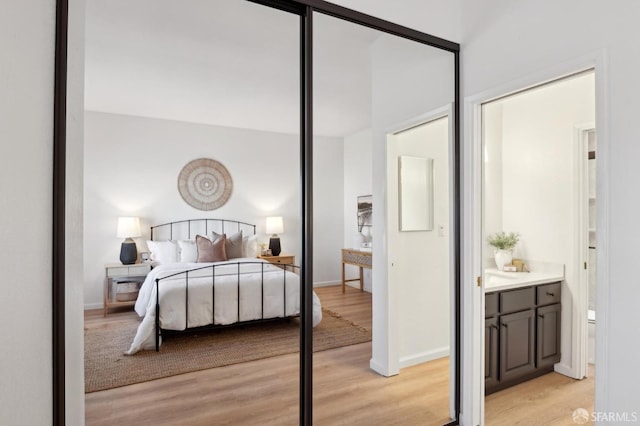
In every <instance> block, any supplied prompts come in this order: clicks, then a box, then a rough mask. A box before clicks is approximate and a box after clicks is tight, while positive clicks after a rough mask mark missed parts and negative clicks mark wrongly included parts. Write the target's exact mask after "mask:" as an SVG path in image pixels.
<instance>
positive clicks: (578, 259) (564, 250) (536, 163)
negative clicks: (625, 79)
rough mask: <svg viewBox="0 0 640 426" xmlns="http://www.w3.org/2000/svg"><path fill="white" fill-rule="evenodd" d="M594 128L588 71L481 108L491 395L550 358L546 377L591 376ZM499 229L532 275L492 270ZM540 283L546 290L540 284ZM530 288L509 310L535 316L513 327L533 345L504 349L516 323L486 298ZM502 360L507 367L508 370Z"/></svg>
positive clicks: (518, 264) (530, 374)
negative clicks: (525, 300) (522, 304)
mask: <svg viewBox="0 0 640 426" xmlns="http://www.w3.org/2000/svg"><path fill="white" fill-rule="evenodd" d="M594 123H595V75H594V72H593V71H586V72H582V73H579V74H575V75H571V76H568V77H565V78H562V79H559V80H555V81H552V82H550V83H547V84H544V85H540V86H536V87H533V88H531V89H528V90H523V91H521V92H517V93H515V94H512V95H509V96H505V97H501V98H499V99H496V100H493V101H491V102H487V103H485V104H483V105H482V156H483V161H482V229H483V230H482V241H483V244H482V261H483V283H484V286H483V288H484V290H485V318H487V316H488V320H495V321H497V324H494V325H495V327H492V324H489V326H488V327H485V336H484V342H485V349H486V350H485V353H484V355H485V362H484V368H485V383H486V385H485V388H487V386H493V387H494V389H495V384H496V383H495V381H496V380H497V381H498V382H500V381H501V380H503V379H504V377H505V376H506V377H512V376H509V375H510V374H512V372H513V371H515V370H520V371H522V372H524V373H523V374H522V375H521V379H522V381H527V380H530V379H533V378H534V377H535V375H536V373H535V370H536V369H538V368H539V367H540V366H541V365H544V362H543V359H544V358H545V356H546V355H551V354H553V355H554V357H553V358H549V359H553V362H552V365H553V368H552V370H553V372H552V373H551V374H562V375H565V376H568V377H572V378H574V379H582V378H584V377H586V376H588V374H587V370H588V369H587V367H586V362H585V360H586V359H587V344H586V342H587V305H588V301H593V299H592V298H590V295H591V296H593V295H594V293H593V291H590V284H591V285H592V286H593V285H594V278H595V250H593V249H589V247H595V202H596V198H595V192H594V191H591V192H589V191H588V189H589V188H590V185H593V188H595V163H594V162H592V163H593V165H591V166H590V165H589V163H588V161H591V160H588V158H589V155H595V152H594V153H593V154H589V153H588V151H590V150H592V151H595V148H594V147H595V124H594ZM591 169H592V170H591ZM500 232H504V233H507V234H509V233H514V234H516V235H517V238H516V239H517V243H516V244H515V247H514V248H513V249H512V250H511V255H512V259H515V261H512V262H511V263H512V264H514V265H516V268H517V270H518V271H520V269H519V268H520V267H521V265H523V264H524V265H526V266H527V267H528V268H527V269H528V270H529V271H530V272H510V271H508V269H511V268H505V269H504V271H497V272H494V271H495V270H496V269H497V266H496V261H495V260H494V249H495V247H494V246H493V245H491V244H490V243H489V242H488V239H489V237H495V236H496V235H497V234H498V233H500ZM590 252H591V253H590ZM592 269H594V270H593V271H592ZM589 276H591V277H592V280H591V283H590V282H589ZM534 278H535V279H534ZM527 280H529V281H527ZM532 280H533V281H532ZM545 280H546V281H545ZM540 283H542V284H543V285H544V286H545V287H543V288H540V287H537V286H536V285H537V284H540ZM556 283H560V284H556ZM553 286H555V287H553ZM527 287H528V288H533V291H532V295H533V296H532V298H531V303H532V305H531V306H528V305H527V307H526V309H520V308H514V310H515V311H519V309H520V310H521V311H522V312H524V311H525V310H529V311H530V312H532V313H533V315H532V316H531V318H530V319H524V314H523V315H522V316H523V318H522V319H521V320H519V321H520V322H519V323H518V322H515V324H521V325H522V330H525V331H526V332H527V333H530V335H529V336H530V337H531V339H530V340H528V341H525V343H527V342H528V343H530V345H529V347H528V348H527V350H524V351H523V352H519V351H517V350H516V351H515V352H514V350H513V349H514V347H508V348H506V349H505V348H504V347H503V346H500V345H503V344H504V342H505V341H506V340H507V338H506V337H508V336H509V332H508V331H506V330H509V329H513V326H512V324H511V323H508V324H507V323H506V321H504V323H503V322H501V321H502V318H501V317H500V315H501V314H502V312H501V309H503V305H502V303H501V302H499V303H501V304H500V306H499V307H497V308H496V309H497V314H493V313H492V312H489V311H490V310H491V309H493V305H492V301H493V299H492V298H491V297H488V296H491V295H496V294H497V297H499V298H500V299H499V300H503V299H502V298H503V297H504V298H505V300H506V296H503V295H501V294H499V291H498V290H504V289H507V290H509V291H511V293H509V294H508V295H509V296H511V295H515V294H516V293H515V291H516V290H519V289H524V288H527ZM552 287H553V288H552ZM556 287H557V289H556ZM523 294H524V293H523ZM505 304H506V302H505ZM550 311H553V312H552V313H550ZM519 312H520V311H519ZM549 315H551V316H549ZM551 317H552V318H553V320H547V319H548V318H551ZM509 319H512V318H509ZM488 320H487V321H488ZM489 322H490V321H489ZM509 327H511V328H509ZM549 336H552V337H549ZM556 339H557V340H556ZM509 344H511V341H509ZM516 349H517V348H516ZM514 354H515V355H514ZM516 355H517V356H516ZM507 358H508V359H507ZM514 360H515V361H514ZM505 362H508V363H511V365H508V366H506V367H505V366H504V365H503V364H504V363H505ZM546 371H547V370H545V371H542V372H541V374H543V373H546ZM494 372H495V375H494V374H493V373H494ZM503 384H504V383H503ZM501 389H504V390H501ZM503 392H504V393H507V394H508V392H509V389H508V387H506V386H502V387H500V386H498V393H503ZM498 393H496V397H494V396H493V395H492V396H491V397H490V398H491V399H489V398H488V399H487V403H486V410H485V411H486V413H487V416H490V413H491V409H492V405H491V404H490V403H489V401H490V400H492V399H495V398H497V395H498ZM590 403H591V404H593V394H591V402H590Z"/></svg>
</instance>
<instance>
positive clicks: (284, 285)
mask: <svg viewBox="0 0 640 426" xmlns="http://www.w3.org/2000/svg"><path fill="white" fill-rule="evenodd" d="M230 265H236V266H237V272H236V273H235V275H236V276H237V280H236V289H237V290H236V291H237V302H238V303H237V309H236V312H237V314H238V320H237V321H236V322H234V323H232V324H216V323H215V319H216V317H215V306H216V295H215V293H216V277H220V276H229V275H232V274H216V268H220V267H228V266H230ZM243 265H260V275H261V277H260V303H261V311H260V312H261V314H260V315H261V317H260V318H259V319H254V320H247V321H241V320H240V312H241V310H240V308H241V306H240V305H241V303H240V276H241V275H242V274H243V272H241V267H242V266H243ZM265 266H272V267H274V268H281V269H282V274H283V280H282V316H281V317H280V316H278V317H269V318H265V317H264V273H265ZM287 268H289V269H291V271H294V270H295V269H296V268H297V269H299V267H298V266H294V265H278V266H275V265H272V264H270V263H267V262H259V261H256V262H225V263H222V264H215V265H207V266H202V267H199V268H193V269H189V270H187V271H182V272H176V273H174V274H171V275H167V276H166V277H162V278H156V280H155V281H156V321H155V339H156V340H155V344H156V352H158V351H159V350H160V336H161V335H162V336H166V335H169V334H179V333H189V332H195V331H201V330H216V329H222V328H231V327H239V326H245V325H250V324H260V323H266V322H273V321H282V320H290V319H292V318H297V317H299V316H300V314H295V315H287ZM207 269H211V298H212V299H211V323H210V324H206V325H201V326H197V327H189V274H190V273H193V272H196V271H204V270H207ZM254 272H256V271H251V272H250V273H254ZM267 272H276V271H267ZM179 276H184V279H185V292H184V305H185V314H184V315H185V328H184V330H167V329H163V328H162V327H161V326H160V282H161V281H163V280H166V279H169V278H176V277H179ZM196 278H198V279H201V278H204V277H202V276H198V277H196Z"/></svg>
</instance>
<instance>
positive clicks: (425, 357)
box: [400, 346, 449, 368]
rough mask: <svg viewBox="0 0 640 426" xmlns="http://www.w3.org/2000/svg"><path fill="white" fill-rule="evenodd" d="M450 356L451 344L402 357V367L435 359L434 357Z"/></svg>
mask: <svg viewBox="0 0 640 426" xmlns="http://www.w3.org/2000/svg"><path fill="white" fill-rule="evenodd" d="M446 356H449V346H445V347H442V348H436V349H433V350H430V351H427V352H422V353H418V354H415V355H410V356H405V357H402V358H400V368H405V367H411V366H413V365H418V364H422V363H423V362H429V361H433V360H434V359H438V358H444V357H446Z"/></svg>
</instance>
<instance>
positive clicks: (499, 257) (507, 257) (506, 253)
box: [494, 249, 513, 271]
mask: <svg viewBox="0 0 640 426" xmlns="http://www.w3.org/2000/svg"><path fill="white" fill-rule="evenodd" d="M494 259H495V261H496V267H497V268H498V270H499V271H504V265H511V262H513V250H500V249H498V250H496V252H495V255H494Z"/></svg>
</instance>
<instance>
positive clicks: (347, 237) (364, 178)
mask: <svg viewBox="0 0 640 426" xmlns="http://www.w3.org/2000/svg"><path fill="white" fill-rule="evenodd" d="M371 145H372V135H371V129H365V130H361V131H359V132H357V133H355V134H353V135H351V136H347V137H345V138H344V219H343V220H344V247H345V248H357V247H355V242H354V241H355V239H356V238H355V237H356V236H357V231H358V218H357V213H358V196H360V195H371V192H372V187H371V181H372V179H373V169H372V166H373V164H372V161H373V160H372V158H371V154H372V150H371ZM373 208H374V209H375V208H376V206H373ZM379 208H383V206H379ZM371 231H372V229H371V228H370V227H363V228H362V234H363V235H364V236H365V238H367V240H370V237H371ZM371 242H372V243H373V241H371ZM373 250H374V251H375V247H374V248H373ZM345 271H346V275H347V279H350V278H357V277H358V276H359V274H360V271H359V268H358V267H356V266H353V265H346V268H345ZM347 285H351V286H354V287H355V286H359V283H358V282H357V281H352V282H349V283H347ZM363 288H364V289H365V290H366V291H368V292H371V269H364V284H363Z"/></svg>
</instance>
